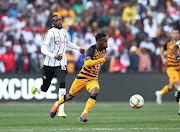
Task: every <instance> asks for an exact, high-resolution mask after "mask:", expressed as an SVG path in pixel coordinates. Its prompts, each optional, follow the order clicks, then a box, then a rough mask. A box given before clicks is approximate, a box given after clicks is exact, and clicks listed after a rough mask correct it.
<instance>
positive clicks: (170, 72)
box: [155, 69, 179, 104]
mask: <svg viewBox="0 0 180 132" xmlns="http://www.w3.org/2000/svg"><path fill="white" fill-rule="evenodd" d="M166 72H167V75H168V77H169V86H168V85H166V86H164V87H163V89H162V90H161V91H156V93H155V94H156V102H157V104H161V103H162V95H164V94H166V93H168V92H169V91H171V90H172V89H174V88H175V87H174V82H175V81H178V80H179V73H178V71H176V70H169V69H167V71H166Z"/></svg>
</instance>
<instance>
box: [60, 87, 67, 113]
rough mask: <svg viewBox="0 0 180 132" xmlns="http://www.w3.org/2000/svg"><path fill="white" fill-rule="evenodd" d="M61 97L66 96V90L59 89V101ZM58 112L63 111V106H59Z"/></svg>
mask: <svg viewBox="0 0 180 132" xmlns="http://www.w3.org/2000/svg"><path fill="white" fill-rule="evenodd" d="M63 95H66V89H65V88H59V100H60V99H61V98H62V96H63ZM59 111H60V112H61V111H64V104H61V105H60V106H59Z"/></svg>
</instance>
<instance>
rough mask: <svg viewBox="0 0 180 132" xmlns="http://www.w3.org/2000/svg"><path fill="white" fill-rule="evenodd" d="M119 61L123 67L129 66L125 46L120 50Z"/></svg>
mask: <svg viewBox="0 0 180 132" xmlns="http://www.w3.org/2000/svg"><path fill="white" fill-rule="evenodd" d="M120 62H121V63H122V64H123V65H124V66H125V67H129V66H130V60H129V55H128V50H127V49H125V48H124V49H122V50H121V51H120Z"/></svg>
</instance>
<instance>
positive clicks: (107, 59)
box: [104, 56, 112, 61]
mask: <svg viewBox="0 0 180 132" xmlns="http://www.w3.org/2000/svg"><path fill="white" fill-rule="evenodd" d="M104 58H105V61H110V60H111V59H112V58H111V57H109V56H106V57H104Z"/></svg>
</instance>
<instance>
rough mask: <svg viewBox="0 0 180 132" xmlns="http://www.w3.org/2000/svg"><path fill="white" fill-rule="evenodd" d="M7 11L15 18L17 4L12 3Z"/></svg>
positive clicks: (17, 11)
mask: <svg viewBox="0 0 180 132" xmlns="http://www.w3.org/2000/svg"><path fill="white" fill-rule="evenodd" d="M9 12H10V14H11V16H12V17H13V18H17V16H18V13H19V9H17V4H16V3H13V4H12V8H10V9H9Z"/></svg>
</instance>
